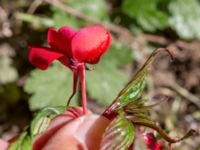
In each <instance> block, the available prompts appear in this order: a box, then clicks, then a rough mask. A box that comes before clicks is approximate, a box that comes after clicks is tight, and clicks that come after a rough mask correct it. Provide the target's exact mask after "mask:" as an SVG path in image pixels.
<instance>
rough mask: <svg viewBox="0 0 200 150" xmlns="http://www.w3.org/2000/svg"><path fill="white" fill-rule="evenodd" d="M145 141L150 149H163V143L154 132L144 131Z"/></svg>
mask: <svg viewBox="0 0 200 150" xmlns="http://www.w3.org/2000/svg"><path fill="white" fill-rule="evenodd" d="M144 141H145V143H146V145H147V149H148V150H161V149H162V143H161V142H158V141H157V139H156V138H155V136H154V134H153V133H152V132H148V133H144Z"/></svg>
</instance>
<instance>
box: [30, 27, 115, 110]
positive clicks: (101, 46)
mask: <svg viewBox="0 0 200 150" xmlns="http://www.w3.org/2000/svg"><path fill="white" fill-rule="evenodd" d="M47 39H48V43H49V45H50V47H35V46H29V49H30V51H29V60H30V62H31V63H32V64H33V65H35V66H36V67H38V68H40V69H42V70H45V69H47V68H48V66H49V65H50V64H51V63H52V62H53V61H54V60H56V59H57V60H59V61H60V62H62V63H63V64H64V65H65V66H67V67H69V68H70V69H71V70H72V71H73V76H74V83H73V84H74V85H73V86H74V88H73V93H72V95H71V96H70V98H69V100H68V103H67V105H69V103H70V100H71V99H72V97H73V96H74V94H75V93H76V87H77V80H78V76H79V74H80V80H81V92H82V105H83V113H84V114H85V113H86V112H87V98H86V85H85V70H86V67H85V63H90V64H96V63H98V62H99V60H100V58H101V56H102V55H103V54H104V53H105V52H106V50H107V49H108V48H109V46H110V43H111V35H110V33H109V32H108V31H107V30H106V29H104V28H103V27H102V26H100V25H93V26H89V27H86V28H83V29H80V30H79V31H75V30H74V29H72V28H70V27H67V26H64V27H62V28H60V29H59V30H57V31H56V30H54V29H52V28H49V30H48V38H47Z"/></svg>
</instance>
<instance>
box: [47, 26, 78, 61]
mask: <svg viewBox="0 0 200 150" xmlns="http://www.w3.org/2000/svg"><path fill="white" fill-rule="evenodd" d="M75 33H76V31H75V30H73V29H72V28H70V27H67V26H65V27H62V28H60V29H59V30H58V31H56V30H54V29H52V28H49V29H48V43H49V45H50V46H51V47H52V48H53V49H55V50H56V51H59V52H61V53H63V54H66V55H67V56H68V57H70V56H71V39H72V37H73V35H75Z"/></svg>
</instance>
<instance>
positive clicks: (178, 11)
mask: <svg viewBox="0 0 200 150" xmlns="http://www.w3.org/2000/svg"><path fill="white" fill-rule="evenodd" d="M169 11H170V13H171V15H172V17H171V18H170V26H171V27H172V28H173V29H174V30H175V31H176V32H177V33H178V35H179V36H180V37H182V38H183V39H195V38H197V39H200V30H199V27H200V17H199V16H200V2H199V1H198V0H189V1H188V0H173V1H171V3H170V5H169Z"/></svg>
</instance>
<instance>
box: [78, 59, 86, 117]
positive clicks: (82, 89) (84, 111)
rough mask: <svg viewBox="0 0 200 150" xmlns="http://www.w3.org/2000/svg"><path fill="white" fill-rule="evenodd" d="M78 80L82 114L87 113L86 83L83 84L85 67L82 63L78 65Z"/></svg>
mask: <svg viewBox="0 0 200 150" xmlns="http://www.w3.org/2000/svg"><path fill="white" fill-rule="evenodd" d="M79 70H80V79H81V94H82V107H83V114H86V113H87V96H86V83H85V65H84V63H82V64H80V66H79Z"/></svg>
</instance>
